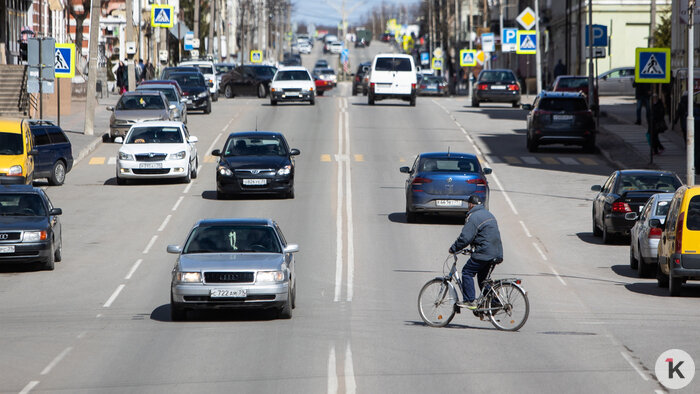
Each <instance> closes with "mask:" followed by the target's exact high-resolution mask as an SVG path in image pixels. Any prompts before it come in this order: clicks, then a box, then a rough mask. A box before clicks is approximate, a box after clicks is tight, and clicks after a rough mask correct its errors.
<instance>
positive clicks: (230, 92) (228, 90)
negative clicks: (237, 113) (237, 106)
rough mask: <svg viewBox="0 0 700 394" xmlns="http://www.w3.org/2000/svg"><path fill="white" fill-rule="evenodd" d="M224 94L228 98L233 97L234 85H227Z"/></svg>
mask: <svg viewBox="0 0 700 394" xmlns="http://www.w3.org/2000/svg"><path fill="white" fill-rule="evenodd" d="M224 96H226V98H233V87H231V85H226V87H225V88H224Z"/></svg>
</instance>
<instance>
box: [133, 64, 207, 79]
mask: <svg viewBox="0 0 700 394" xmlns="http://www.w3.org/2000/svg"><path fill="white" fill-rule="evenodd" d="M194 72H199V68H197V67H195V66H186V67H184V66H178V67H166V68H164V69H163V71H161V72H160V79H161V80H169V79H172V78H170V76H171V75H172V74H175V73H194ZM144 82H145V81H144ZM142 83H143V82H142Z"/></svg>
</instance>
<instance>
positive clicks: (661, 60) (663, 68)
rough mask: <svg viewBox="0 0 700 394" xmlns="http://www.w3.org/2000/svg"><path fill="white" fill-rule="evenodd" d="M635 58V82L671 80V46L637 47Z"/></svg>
mask: <svg viewBox="0 0 700 394" xmlns="http://www.w3.org/2000/svg"><path fill="white" fill-rule="evenodd" d="M634 58H635V60H636V61H635V62H634V82H637V83H669V82H671V72H670V71H671V49H670V48H637V49H636V50H635V57H634Z"/></svg>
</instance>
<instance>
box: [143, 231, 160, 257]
mask: <svg viewBox="0 0 700 394" xmlns="http://www.w3.org/2000/svg"><path fill="white" fill-rule="evenodd" d="M156 239H158V236H157V235H154V236H153V238H151V240H150V241H148V245H146V249H144V250H143V254H148V252H150V251H151V248H152V247H153V244H154V243H156Z"/></svg>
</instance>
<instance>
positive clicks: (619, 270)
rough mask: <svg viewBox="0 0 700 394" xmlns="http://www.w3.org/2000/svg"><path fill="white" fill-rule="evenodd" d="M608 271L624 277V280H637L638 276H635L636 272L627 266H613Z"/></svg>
mask: <svg viewBox="0 0 700 394" xmlns="http://www.w3.org/2000/svg"><path fill="white" fill-rule="evenodd" d="M610 269H611V270H612V271H613V272H614V273H616V274H617V275H619V276H624V277H625V278H634V279H639V275H637V270H633V269H632V268H630V266H629V264H618V265H613V266H612V267H610ZM654 283H656V282H654Z"/></svg>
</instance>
